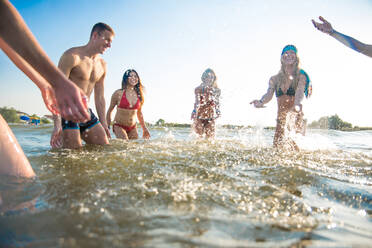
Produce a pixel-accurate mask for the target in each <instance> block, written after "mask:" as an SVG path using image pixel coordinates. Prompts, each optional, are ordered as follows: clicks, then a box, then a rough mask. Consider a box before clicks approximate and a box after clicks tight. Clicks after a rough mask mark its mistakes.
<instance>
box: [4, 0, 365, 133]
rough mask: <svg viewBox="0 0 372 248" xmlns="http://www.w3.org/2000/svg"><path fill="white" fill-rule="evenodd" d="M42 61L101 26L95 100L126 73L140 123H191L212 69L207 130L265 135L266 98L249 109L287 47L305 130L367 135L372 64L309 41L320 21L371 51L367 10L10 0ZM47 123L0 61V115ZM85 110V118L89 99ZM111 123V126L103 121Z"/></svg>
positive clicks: (346, 2)
mask: <svg viewBox="0 0 372 248" xmlns="http://www.w3.org/2000/svg"><path fill="white" fill-rule="evenodd" d="M11 3H12V4H13V5H14V6H15V7H16V8H17V9H18V11H19V12H20V14H21V15H22V17H23V18H24V20H25V21H26V23H27V25H28V26H29V28H30V29H31V31H32V32H33V33H34V35H35V37H36V38H37V40H38V41H39V43H40V44H41V46H42V47H43V49H44V50H45V51H46V53H47V54H48V56H49V57H50V58H51V60H52V61H53V62H54V63H55V64H58V61H59V58H60V56H61V55H62V53H63V52H64V51H65V50H67V49H69V48H71V47H75V46H81V45H85V44H86V43H87V42H88V40H89V35H90V31H91V28H92V26H93V25H94V24H95V23H97V22H105V23H107V24H109V25H110V26H111V27H112V28H113V29H114V31H115V33H116V35H115V38H114V40H113V43H112V47H111V48H110V49H108V50H107V51H106V52H105V54H103V56H102V57H103V58H104V60H105V61H106V62H107V75H106V79H105V99H106V108H107V107H108V105H109V103H110V99H111V95H112V93H113V92H114V91H115V90H116V89H119V88H120V87H121V79H122V76H123V73H124V72H125V70H127V69H130V68H133V69H135V70H136V71H137V72H138V74H139V76H140V78H141V81H142V83H143V85H144V86H145V88H146V95H145V103H144V106H143V114H144V119H145V121H147V122H150V123H155V122H156V121H157V120H158V119H160V118H161V119H164V120H165V121H166V122H178V123H191V120H190V116H191V112H192V109H193V106H194V99H195V96H194V89H195V87H197V86H198V85H199V84H200V83H201V79H200V77H201V75H202V73H203V71H204V70H205V69H207V68H212V69H213V70H214V71H215V72H216V75H217V78H218V81H217V83H218V86H219V87H220V88H221V92H222V98H221V114H222V116H221V118H220V119H219V120H218V121H217V124H236V125H251V126H275V123H276V121H275V119H276V112H277V103H276V99H275V96H274V97H273V99H272V100H271V102H270V103H268V104H267V107H266V108H264V109H255V108H254V107H253V106H252V105H250V104H249V103H250V102H251V101H252V100H254V99H260V98H261V96H262V95H263V94H264V93H265V92H266V90H267V87H268V82H269V79H270V77H271V76H273V75H275V74H276V73H277V72H278V71H279V69H280V53H281V50H282V48H283V47H284V46H285V45H287V44H294V45H296V46H297V49H298V56H299V58H300V67H301V68H303V69H304V70H305V71H306V72H307V73H308V74H309V76H310V79H311V81H312V85H313V95H312V97H311V98H309V99H305V100H304V101H303V110H304V113H305V118H306V119H308V122H312V121H314V120H318V119H319V118H320V117H323V116H330V115H334V114H338V116H339V117H340V118H341V119H343V120H344V121H347V122H350V123H352V124H353V125H356V126H372V115H371V114H370V108H371V105H372V99H371V96H370V93H371V92H372V76H371V69H372V59H371V58H369V57H366V56H364V55H362V54H360V53H357V52H355V51H353V50H351V49H350V48H347V47H345V46H344V45H342V44H341V43H339V42H338V41H336V40H335V39H333V38H332V37H329V36H328V35H325V34H323V33H321V32H319V31H317V30H316V29H315V28H314V27H313V25H312V23H311V19H315V18H317V17H318V16H320V15H322V16H323V17H325V18H326V19H327V20H328V21H329V22H331V23H332V25H333V27H334V29H336V30H337V31H339V32H341V33H344V34H347V35H350V36H352V37H354V38H357V39H358V40H360V41H362V42H364V43H367V44H372V31H371V24H372V14H371V13H372V1H371V0H352V1H351V0H312V1H298V0H293V1H292V0H282V1H276V0H229V1H226V0H177V1H174V0H156V1H155V0H128V1H126V0H125V1H119V0H106V1H97V0H64V1H57V0H32V1H29V0H23V1H22V0H13V1H11ZM4 106H7V107H14V108H15V109H17V110H21V111H24V112H26V113H29V114H34V113H35V114H38V115H44V114H49V112H48V110H47V109H46V107H45V106H44V104H43V101H42V98H41V94H40V91H39V90H38V88H37V87H36V86H35V85H34V84H33V83H32V82H31V81H30V80H29V79H28V78H27V77H26V76H25V75H24V74H23V73H22V72H21V71H19V70H18V69H17V68H16V67H15V66H14V65H13V64H12V63H11V61H10V60H9V59H8V58H7V57H6V55H5V54H4V53H3V52H0V107H4ZM90 106H91V107H92V108H93V110H94V111H95V107H94V106H95V105H94V97H91V102H90ZM113 117H114V116H112V118H113Z"/></svg>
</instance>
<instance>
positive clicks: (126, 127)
mask: <svg viewBox="0 0 372 248" xmlns="http://www.w3.org/2000/svg"><path fill="white" fill-rule="evenodd" d="M115 126H118V127H121V128H122V129H124V130H125V131H126V132H127V133H129V132H130V131H132V130H133V129H135V128H136V127H137V125H136V124H134V125H133V126H131V127H128V126H124V125H120V124H118V123H115V124H114V125H113V128H114V127H115Z"/></svg>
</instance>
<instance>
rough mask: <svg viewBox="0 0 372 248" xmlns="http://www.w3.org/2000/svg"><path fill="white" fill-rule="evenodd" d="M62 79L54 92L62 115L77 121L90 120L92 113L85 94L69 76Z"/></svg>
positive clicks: (66, 118)
mask: <svg viewBox="0 0 372 248" xmlns="http://www.w3.org/2000/svg"><path fill="white" fill-rule="evenodd" d="M60 80H62V82H59V83H58V84H55V87H54V93H55V97H56V99H57V104H58V109H59V112H60V114H61V116H62V117H63V118H64V119H65V120H69V121H73V122H77V123H79V122H86V121H88V120H89V119H90V115H89V113H88V111H87V109H88V103H87V99H86V96H85V94H84V93H83V92H82V91H81V90H80V89H79V88H78V87H77V86H76V85H74V84H73V83H72V82H71V81H70V80H68V79H67V78H61V79H60Z"/></svg>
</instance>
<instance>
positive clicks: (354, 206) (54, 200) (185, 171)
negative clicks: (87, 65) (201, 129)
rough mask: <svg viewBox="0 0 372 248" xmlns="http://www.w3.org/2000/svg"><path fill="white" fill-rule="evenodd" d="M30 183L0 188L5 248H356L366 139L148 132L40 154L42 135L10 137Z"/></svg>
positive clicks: (371, 155) (370, 231)
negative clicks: (294, 146)
mask: <svg viewBox="0 0 372 248" xmlns="http://www.w3.org/2000/svg"><path fill="white" fill-rule="evenodd" d="M12 130H13V131H14V133H15V135H16V137H17V139H18V140H19V142H20V144H21V146H22V148H23V149H24V150H25V153H26V155H27V156H28V157H29V159H30V161H31V164H32V166H33V168H34V169H35V171H36V173H37V174H38V177H37V179H36V180H34V181H23V182H22V181H21V180H19V179H15V178H9V177H1V178H0V196H1V198H2V200H1V201H2V204H1V205H0V244H1V245H2V246H4V247H7V246H10V247H12V246H13V247H23V246H29V247H301V246H302V247H351V246H353V247H355V246H356V247H358V246H361V247H366V246H369V245H370V243H371V242H372V218H371V217H372V190H371V186H372V180H371V179H372V172H371V168H372V132H371V131H361V132H339V131H328V130H327V131H325V130H309V131H308V133H307V136H306V137H302V136H296V137H295V139H296V140H297V143H298V144H299V146H300V147H301V152H299V153H293V152H292V153H291V152H288V153H282V152H278V151H276V150H275V149H273V148H272V147H271V143H272V139H273V131H270V130H263V129H259V128H257V129H239V130H234V129H222V128H219V129H218V130H217V138H216V139H215V140H202V139H197V138H195V137H194V136H193V135H190V129H188V128H156V129H152V130H151V135H152V139H151V140H149V141H144V140H138V141H130V142H126V141H121V140H112V142H111V143H112V144H111V145H108V146H105V147H97V146H86V147H84V148H83V149H81V150H77V151H71V150H63V149H62V150H52V151H51V150H49V136H50V133H51V131H52V128H51V127H28V126H26V127H25V126H12Z"/></svg>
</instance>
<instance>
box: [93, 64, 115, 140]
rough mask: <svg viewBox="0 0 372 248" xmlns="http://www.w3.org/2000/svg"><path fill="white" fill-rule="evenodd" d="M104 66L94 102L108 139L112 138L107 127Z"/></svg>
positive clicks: (95, 90) (95, 91)
mask: <svg viewBox="0 0 372 248" xmlns="http://www.w3.org/2000/svg"><path fill="white" fill-rule="evenodd" d="M103 66H104V73H103V75H102V77H101V78H100V79H99V80H98V81H97V83H96V84H95V86H94V102H95V104H96V110H97V114H98V118H99V121H100V122H101V124H102V127H103V128H104V129H105V131H106V134H107V137H109V138H111V135H110V131H109V129H108V127H107V122H106V101H105V96H104V82H105V76H106V64H105V63H103Z"/></svg>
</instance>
